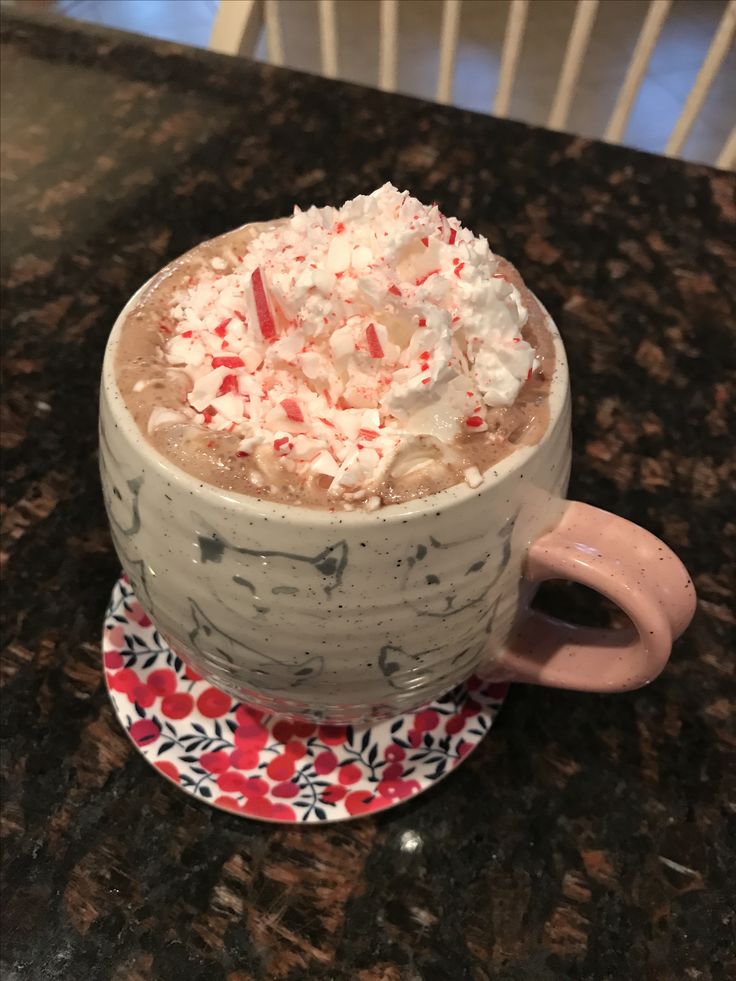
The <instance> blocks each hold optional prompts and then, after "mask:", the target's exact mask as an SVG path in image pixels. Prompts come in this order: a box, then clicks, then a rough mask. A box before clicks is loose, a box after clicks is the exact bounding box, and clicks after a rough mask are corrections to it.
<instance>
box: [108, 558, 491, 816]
mask: <svg viewBox="0 0 736 981" xmlns="http://www.w3.org/2000/svg"><path fill="white" fill-rule="evenodd" d="M102 652H103V659H104V665H105V679H106V681H107V687H108V691H109V693H110V698H111V700H112V704H113V708H114V709H115V712H116V714H117V716H118V719H119V720H120V722H121V724H122V725H123V728H124V729H125V731H126V732H127V733H128V735H129V736H130V738H131V740H132V741H133V743H134V745H135V746H136V748H137V749H138V751H139V752H140V753H141V754H142V755H143V756H144V757H145V759H146V760H148V762H149V763H150V764H151V765H152V766H154V767H156V769H157V770H158V771H159V772H160V773H162V774H163V775H164V776H165V777H166V778H167V779H168V780H170V781H172V782H173V783H175V784H176V785H177V786H178V787H180V788H181V789H182V790H183V791H184V792H185V793H187V794H190V795H191V796H192V797H196V798H197V800H199V801H202V802H203V803H206V804H209V805H210V806H211V807H218V808H220V809H222V810H226V811H232V812H234V813H235V814H241V815H242V816H243V817H250V818H257V819H260V820H264V821H275V822H282V823H287V824H290V823H306V824H320V823H324V822H331V821H347V820H350V819H351V818H354V817H358V816H360V815H361V814H367V813H369V812H371V813H372V812H376V811H384V810H387V809H388V808H390V807H395V806H396V805H397V804H400V803H401V802H402V801H404V800H408V799H409V798H411V797H414V796H416V795H417V794H420V793H422V791H424V790H427V789H429V787H431V786H432V785H433V784H435V783H436V782H437V781H438V780H441V779H442V778H443V777H446V776H447V775H448V774H449V773H451V772H452V771H453V770H454V769H455V767H456V766H458V764H460V763H462V761H463V760H464V759H465V757H467V756H468V754H469V753H470V752H472V750H474V749H475V747H476V746H477V745H478V744H479V743H480V741H481V739H483V737H484V736H485V734H486V733H487V732H488V730H489V729H490V727H491V725H492V724H493V721H494V719H495V718H496V715H497V714H498V711H499V709H500V708H501V705H502V703H503V700H504V698H505V696H506V691H507V689H508V685H499V684H486V683H483V682H482V681H480V679H478V678H471V679H470V680H469V681H468V682H467V683H466V684H464V685H461V686H460V687H459V688H456V689H454V690H453V691H451V692H449V693H448V694H447V695H444V696H443V697H442V698H440V699H438V700H437V701H435V702H432V703H431V704H429V705H427V706H425V707H424V708H422V709H419V710H417V711H415V712H409V713H406V714H405V715H400V716H398V717H396V718H393V719H387V720H385V721H382V722H377V723H374V724H373V725H370V726H360V727H358V726H350V725H322V724H320V725H318V724H317V723H312V722H297V721H292V720H290V719H285V718H283V717H281V716H278V715H270V714H268V713H267V712H264V711H262V710H260V709H257V708H254V707H252V706H249V705H245V704H243V703H241V702H237V701H235V699H233V698H232V697H231V696H230V695H228V694H226V693H225V692H222V691H220V690H219V689H217V688H213V687H212V686H211V685H210V684H209V683H208V682H206V681H204V680H203V679H202V678H201V677H200V675H198V674H196V672H194V671H193V670H192V669H191V668H189V667H188V666H187V665H186V664H185V663H184V661H182V659H181V658H180V657H179V656H178V655H177V654H176V653H175V651H173V650H172V649H171V648H170V647H169V646H168V644H167V643H166V642H165V641H164V640H163V638H162V637H161V636H160V634H159V632H158V630H156V627H155V625H154V624H153V623H152V622H151V620H150V619H149V617H148V616H147V615H146V614H145V612H144V611H143V608H142V607H141V605H140V603H139V602H138V600H137V599H136V598H135V596H134V595H133V590H132V588H131V586H130V583H129V582H128V579H127V577H126V576H122V577H121V578H120V579H119V580H118V582H117V583H116V585H115V588H114V589H113V593H112V598H111V601H110V605H109V607H108V609H107V612H106V614H105V627H104V632H103V637H102Z"/></svg>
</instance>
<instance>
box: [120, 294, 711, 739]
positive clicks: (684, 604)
mask: <svg viewBox="0 0 736 981" xmlns="http://www.w3.org/2000/svg"><path fill="white" fill-rule="evenodd" d="M143 288H144V289H145V287H143ZM137 296H138V294H136V296H134V297H133V298H132V299H131V301H130V302H129V303H128V305H127V306H126V307H125V309H124V310H123V311H122V312H121V314H120V316H119V318H118V320H117V322H116V323H115V325H114V327H113V329H112V332H111V334H110V338H109V341H108V345H107V351H106V354H105V361H104V366H103V372H102V387H101V395H100V467H101V474H102V486H103V491H104V496H105V503H106V507H107V511H108V515H109V519H110V526H111V531H112V535H113V540H114V543H115V547H116V549H117V552H118V555H119V556H120V560H121V562H122V564H123V568H124V570H125V572H126V574H127V575H128V577H129V579H130V582H131V583H132V585H133V588H134V590H135V593H136V596H137V597H138V599H139V600H140V602H141V604H142V605H143V607H144V608H145V610H146V612H147V613H148V614H149V615H150V617H151V618H152V620H153V621H154V622H155V624H156V625H157V627H158V629H159V631H160V632H161V634H162V635H163V637H165V638H166V640H167V641H168V642H169V643H170V644H171V645H172V647H173V648H174V649H175V650H176V651H177V652H178V653H179V654H180V655H181V656H182V657H183V659H184V660H185V661H186V662H188V663H189V664H191V666H192V667H193V668H194V669H195V670H196V671H198V672H199V673H200V674H202V675H203V676H204V677H205V678H207V679H208V680H209V681H210V682H211V683H212V684H213V685H215V686H217V687H219V688H222V689H223V690H225V691H227V692H229V693H230V694H232V695H234V696H235V697H236V698H238V699H240V700H242V701H245V702H250V703H253V704H255V705H257V706H259V707H261V708H265V709H267V710H269V711H273V712H278V713H282V714H284V715H287V716H294V717H300V718H303V719H309V720H314V721H329V722H336V723H339V722H353V723H361V722H368V721H370V720H372V719H376V718H381V717H388V716H391V715H396V714H398V713H400V712H404V711H412V710H414V709H416V708H417V707H419V706H420V705H422V704H424V703H426V702H428V701H431V700H432V699H435V698H437V697H438V696H440V695H442V694H443V693H444V692H446V691H448V690H449V689H450V688H452V687H454V686H455V685H457V684H459V683H460V682H462V681H464V680H466V679H467V678H468V677H470V676H471V675H473V674H475V673H480V674H482V675H483V676H484V677H487V678H496V679H499V680H501V679H505V680H521V681H527V682H533V683H537V684H543V685H552V686H557V687H564V688H575V689H580V690H587V691H621V690H626V689H631V688H636V687H638V686H640V685H643V684H645V683H646V682H648V681H650V680H651V679H652V678H654V677H656V675H657V674H659V672H660V671H661V670H662V668H663V667H664V664H665V663H666V661H667V658H668V657H669V653H670V648H671V645H672V641H673V639H674V638H675V637H677V636H678V635H679V634H680V633H681V632H682V631H683V630H684V629H685V627H686V626H687V624H688V623H689V621H690V619H691V618H692V614H693V611H694V604H695V593H694V589H693V586H692V583H691V581H690V578H689V576H688V575H687V572H686V571H685V569H684V568H683V566H682V564H681V563H680V561H679V559H677V557H676V556H675V555H674V554H673V553H672V552H671V551H670V550H669V549H668V548H667V547H666V546H665V545H664V544H663V543H662V542H661V541H659V539H657V538H655V537H654V536H653V535H650V534H649V533H648V532H646V531H644V530H643V529H641V528H639V527H638V526H636V525H633V524H631V523H630V522H628V521H625V520H624V519H623V518H619V517H616V516H615V515H612V514H609V513H607V512H603V511H599V510H598V509H597V508H593V507H590V506H589V505H585V504H579V503H571V502H568V501H565V499H564V495H565V492H566V489H567V483H568V477H569V470H570V458H571V442H570V389H569V381H568V373H567V358H566V356H565V351H564V348H563V346H562V342H561V340H560V336H559V333H558V331H557V329H556V328H555V326H554V324H553V323H552V321H551V319H550V318H549V317H548V328H549V330H550V332H551V333H552V336H553V340H554V346H555V358H556V362H555V371H554V376H553V378H552V381H551V387H550V392H549V424H548V426H547V429H546V431H545V432H544V434H543V436H542V438H541V439H540V440H539V442H537V443H535V444H533V445H521V446H519V447H518V448H516V449H515V450H513V451H512V452H511V453H510V454H509V455H508V456H506V457H505V458H504V459H502V460H501V461H500V462H499V463H497V464H496V465H495V466H494V467H493V468H492V469H491V470H489V471H488V472H487V473H486V474H485V479H484V481H483V483H482V484H481V486H479V487H477V488H475V489H473V488H470V487H468V486H466V485H465V484H458V485H456V486H454V487H451V488H449V489H447V490H444V491H441V492H440V493H438V494H434V495H432V496H430V497H426V498H420V499H416V500H411V501H407V502H406V503H404V504H392V505H388V506H385V507H383V508H380V509H379V510H377V511H370V512H366V511H360V510H356V511H334V512H331V511H329V510H315V509H312V508H303V507H296V506H292V505H283V504H276V503H272V502H269V501H266V500H259V499H257V498H256V497H253V496H249V495H245V494H237V493H233V492H231V491H227V490H223V489H220V488H217V487H214V486H212V485H209V484H204V483H202V482H201V481H199V480H197V479H195V478H194V477H192V476H191V475H190V474H188V473H186V472H184V471H183V470H181V469H180V468H178V467H177V466H175V465H174V464H173V463H172V462H171V461H170V460H168V459H166V458H165V457H163V456H162V455H161V454H159V453H158V452H157V451H156V450H155V449H154V448H153V447H152V445H151V444H150V443H149V442H148V441H147V440H146V438H145V436H144V435H143V434H142V433H141V431H140V430H139V428H138V426H137V424H136V422H135V421H134V419H133V417H132V416H131V414H130V412H129V411H128V409H127V407H126V405H125V402H124V400H123V397H122V395H121V393H120V391H119V389H118V386H117V383H116V379H115V370H114V364H115V358H116V352H117V348H118V344H119V338H120V333H121V329H122V324H123V320H124V318H125V316H126V315H127V313H128V311H129V309H130V308H131V306H132V305H133V303H134V302H135V301H136V299H137ZM552 578H554V579H560V578H565V579H571V580H576V581H578V582H581V583H584V584H585V585H587V586H590V587H592V588H594V589H597V590H599V591H600V592H601V593H603V594H605V595H606V596H608V597H610V598H611V599H613V600H614V601H615V602H616V603H618V605H619V606H620V607H621V608H622V609H623V610H624V612H625V613H627V614H628V616H629V618H630V621H631V626H630V627H629V628H627V629H622V630H593V629H587V628H582V627H574V626H571V625H569V624H565V623H562V622H561V621H558V620H554V619H553V618H551V617H547V616H544V615H542V614H540V613H538V612H536V611H533V610H531V609H530V608H529V604H530V602H531V599H532V597H533V595H534V592H535V590H536V588H537V585H538V583H539V582H540V581H542V580H543V579H552Z"/></svg>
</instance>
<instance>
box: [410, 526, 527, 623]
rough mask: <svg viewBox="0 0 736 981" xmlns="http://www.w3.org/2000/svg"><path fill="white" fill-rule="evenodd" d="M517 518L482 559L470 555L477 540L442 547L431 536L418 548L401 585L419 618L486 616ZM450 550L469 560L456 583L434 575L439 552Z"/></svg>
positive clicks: (508, 554)
mask: <svg viewBox="0 0 736 981" xmlns="http://www.w3.org/2000/svg"><path fill="white" fill-rule="evenodd" d="M518 516H519V514H518V512H517V513H516V514H515V515H514V516H513V517H512V518H510V519H509V521H507V522H506V524H505V525H504V527H503V528H502V529H501V531H500V533H499V536H498V543H497V546H496V547H495V548H492V549H490V550H487V551H485V552H483V553H482V554H480V555H478V554H476V555H475V556H473V555H472V552H471V546H472V545H473V544H474V543H475V541H476V539H475V538H465V539H461V540H459V541H455V542H445V543H443V542H440V541H438V540H437V539H436V538H434V537H433V536H430V537H429V539H428V541H427V543H426V544H422V545H417V546H416V548H415V549H414V550H413V551H412V553H411V554H410V555H409V556H408V557H407V559H406V572H405V574H404V581H403V584H402V590H403V591H404V592H406V593H407V594H408V596H407V599H408V602H409V604H410V605H411V606H412V608H413V609H414V610H415V611H416V613H417V615H418V616H420V617H435V618H438V619H441V620H446V619H447V618H448V617H451V616H455V615H456V614H458V613H462V612H463V610H467V609H469V608H470V607H475V606H477V607H479V608H480V609H479V611H478V615H479V616H481V617H483V616H485V613H486V611H485V610H484V609H483V606H482V604H483V603H484V602H485V601H486V599H487V597H488V594H489V592H490V590H491V589H492V588H493V587H494V586H495V585H496V583H497V582H498V580H499V579H500V577H501V575H502V574H503V572H504V570H505V569H506V566H507V565H508V564H509V560H510V559H511V536H512V534H513V530H514V526H515V524H516V520H517V518H518ZM449 549H457V550H462V551H463V552H464V553H467V554H468V556H469V557H468V560H467V564H466V566H465V572H464V573H462V575H461V576H460V577H459V578H454V579H453V580H449V579H448V578H447V577H445V576H443V575H442V573H441V572H439V571H434V568H433V566H435V567H436V564H435V563H433V561H432V559H433V557H434V556H436V555H437V553H438V552H446V551H447V550H449ZM471 556H472V557H471ZM457 564H458V563H457V560H455V565H457Z"/></svg>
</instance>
